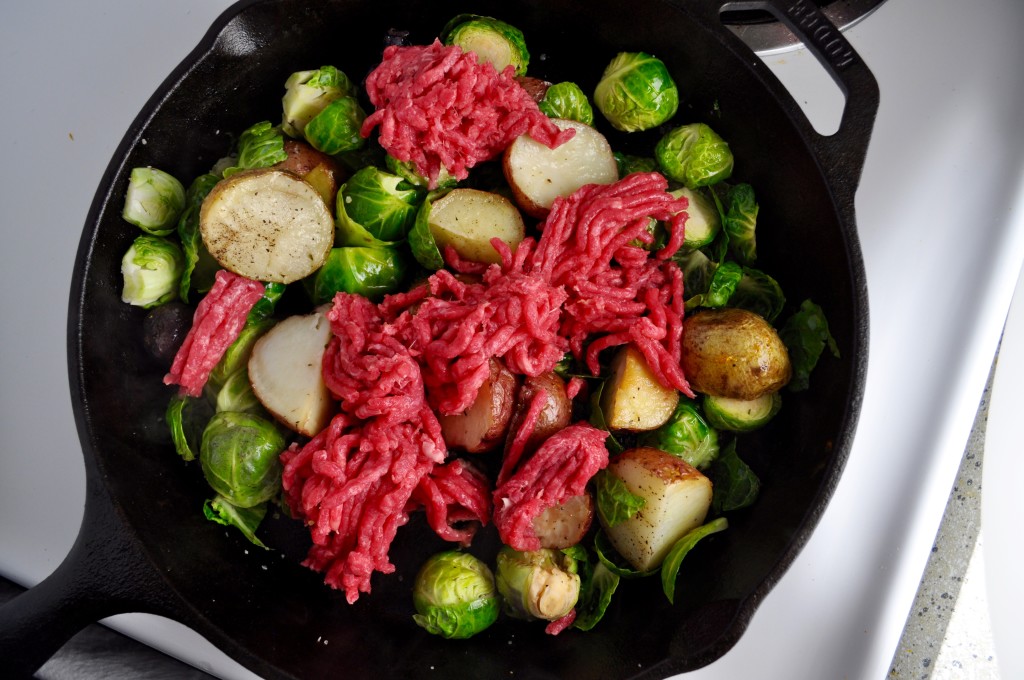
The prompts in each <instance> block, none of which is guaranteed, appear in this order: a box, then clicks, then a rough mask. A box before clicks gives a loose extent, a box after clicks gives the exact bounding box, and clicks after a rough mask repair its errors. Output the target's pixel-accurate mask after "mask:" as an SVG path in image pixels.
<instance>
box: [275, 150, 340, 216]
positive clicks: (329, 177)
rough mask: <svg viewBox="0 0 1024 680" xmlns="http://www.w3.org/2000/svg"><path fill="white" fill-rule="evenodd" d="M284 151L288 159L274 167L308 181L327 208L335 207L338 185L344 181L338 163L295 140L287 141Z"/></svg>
mask: <svg viewBox="0 0 1024 680" xmlns="http://www.w3.org/2000/svg"><path fill="white" fill-rule="evenodd" d="M284 150H285V153H287V154H288V158H287V159H285V160H283V161H281V162H280V163H278V164H277V165H275V166H273V167H275V168H277V169H279V170H287V171H288V172H290V173H292V174H294V175H298V176H299V177H300V178H302V179H304V180H306V182H308V183H309V184H310V186H312V187H313V188H314V189H316V192H317V193H318V194H320V198H322V199H324V203H326V204H327V207H328V208H331V207H333V206H334V199H335V197H336V196H337V195H338V185H339V184H340V183H341V180H342V171H341V167H340V166H339V165H338V162H337V161H336V160H334V159H333V158H332V157H330V156H328V155H327V154H325V153H323V152H320V151H317V150H316V149H314V148H313V147H311V146H310V145H309V144H306V143H305V142H299V141H296V140H294V139H288V140H285V143H284Z"/></svg>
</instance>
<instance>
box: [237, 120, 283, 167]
mask: <svg viewBox="0 0 1024 680" xmlns="http://www.w3.org/2000/svg"><path fill="white" fill-rule="evenodd" d="M287 158H288V152H287V151H285V150H284V135H283V134H281V131H280V130H279V129H277V128H275V127H273V126H272V125H271V124H270V121H267V120H264V121H260V122H259V123H256V124H255V125H252V126H250V127H249V128H247V129H246V130H245V131H243V132H242V134H241V135H240V136H239V137H238V153H237V154H236V156H235V158H234V165H231V166H229V167H226V168H224V172H223V177H230V176H231V175H234V174H237V173H239V172H242V171H244V170H255V169H256V168H269V167H270V166H271V165H275V164H277V163H281V162H282V161H284V160H287Z"/></svg>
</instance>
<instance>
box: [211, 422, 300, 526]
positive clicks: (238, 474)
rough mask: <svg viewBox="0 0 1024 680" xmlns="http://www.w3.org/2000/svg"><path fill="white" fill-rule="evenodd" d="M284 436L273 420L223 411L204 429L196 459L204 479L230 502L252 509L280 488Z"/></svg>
mask: <svg viewBox="0 0 1024 680" xmlns="http://www.w3.org/2000/svg"><path fill="white" fill-rule="evenodd" d="M284 447H285V441H284V437H282V436H281V433H280V432H279V431H278V429H277V427H276V426H275V425H274V423H272V422H270V421H269V420H267V419H265V418H261V417H259V416H256V415H252V414H248V413H235V412H232V411H222V412H220V413H218V414H216V415H214V416H213V418H211V419H210V422H209V423H207V425H206V429H205V430H203V438H202V443H201V444H200V450H199V462H200V464H201V465H202V468H203V475H204V476H205V477H206V481H207V482H209V484H210V486H211V487H212V488H213V490H214V491H216V492H217V493H218V494H220V495H221V496H223V497H224V498H225V499H226V500H227V501H228V502H229V503H231V504H232V505H235V506H238V507H240V508H251V507H253V506H254V505H257V504H259V503H262V502H263V501H266V500H269V499H271V498H273V497H274V495H275V494H276V493H277V492H278V489H280V487H281V463H280V461H278V454H280V453H281V451H283V450H284Z"/></svg>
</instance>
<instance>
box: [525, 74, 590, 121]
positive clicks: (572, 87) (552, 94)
mask: <svg viewBox="0 0 1024 680" xmlns="http://www.w3.org/2000/svg"><path fill="white" fill-rule="evenodd" d="M538 106H539V107H540V110H541V111H543V112H544V115H546V116H548V117H549V118H567V119H569V120H575V121H578V122H580V123H583V124H584V125H593V124H594V109H593V108H592V107H591V106H590V100H589V99H587V95H586V94H584V93H583V90H581V89H580V86H579V85H577V84H576V83H571V82H568V81H567V82H564V83H555V84H554V85H552V86H551V87H549V88H548V89H547V91H546V92H545V94H544V99H542V100H541V101H540V103H539V104H538Z"/></svg>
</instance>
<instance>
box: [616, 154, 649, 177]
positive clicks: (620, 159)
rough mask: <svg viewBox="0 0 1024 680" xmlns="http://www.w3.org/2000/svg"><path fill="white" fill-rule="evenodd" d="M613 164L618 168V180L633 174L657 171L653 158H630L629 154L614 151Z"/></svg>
mask: <svg viewBox="0 0 1024 680" xmlns="http://www.w3.org/2000/svg"><path fill="white" fill-rule="evenodd" d="M612 155H613V156H615V163H616V164H617V165H618V166H619V179H622V178H623V177H625V176H626V175H632V174H633V173H634V172H654V171H655V170H657V169H658V163H657V162H656V161H655V160H654V159H653V158H647V157H645V156H632V155H630V154H625V153H621V152H619V151H616V152H615V153H613V154H612Z"/></svg>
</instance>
